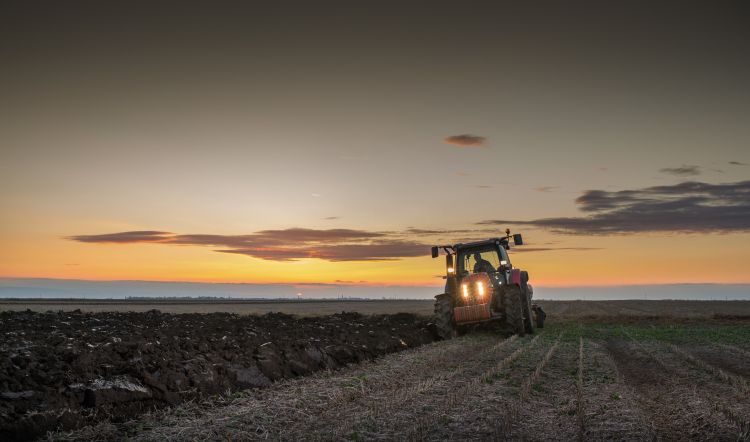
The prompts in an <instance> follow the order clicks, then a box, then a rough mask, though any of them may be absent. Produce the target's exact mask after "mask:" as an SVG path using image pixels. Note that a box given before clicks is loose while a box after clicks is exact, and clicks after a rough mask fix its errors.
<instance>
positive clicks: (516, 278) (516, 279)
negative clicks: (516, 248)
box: [510, 269, 528, 286]
mask: <svg viewBox="0 0 750 442" xmlns="http://www.w3.org/2000/svg"><path fill="white" fill-rule="evenodd" d="M523 273H526V272H522V271H521V270H520V269H511V271H510V283H511V284H515V285H519V286H520V285H521V284H523V278H522V274H523ZM526 278H527V279H526V280H527V281H528V274H527V275H526Z"/></svg>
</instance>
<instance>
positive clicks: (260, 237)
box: [68, 228, 430, 261]
mask: <svg viewBox="0 0 750 442" xmlns="http://www.w3.org/2000/svg"><path fill="white" fill-rule="evenodd" d="M388 235H389V234H387V233H384V232H370V231H365V230H353V229H304V228H291V229H283V230H261V231H259V232H255V233H253V234H250V235H209V234H185V235H178V234H174V233H169V232H159V231H138V232H118V233H108V234H103V235H78V236H71V237H68V239H70V240H73V241H79V242H86V243H119V244H127V243H159V244H174V245H193V246H207V247H217V248H218V249H217V250H216V251H217V252H222V253H235V254H241V255H247V256H252V257H254V258H260V259H266V260H273V261H294V260H298V259H304V258H318V259H323V260H327V261H381V260H394V259H399V258H407V257H414V256H424V255H428V254H429V252H430V250H429V249H430V245H429V244H423V243H420V242H410V241H404V240H400V239H396V238H394V237H393V236H392V235H391V236H390V237H388Z"/></svg>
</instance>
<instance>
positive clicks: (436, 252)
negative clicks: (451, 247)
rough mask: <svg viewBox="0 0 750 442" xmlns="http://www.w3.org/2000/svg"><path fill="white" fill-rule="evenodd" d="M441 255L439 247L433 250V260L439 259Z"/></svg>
mask: <svg viewBox="0 0 750 442" xmlns="http://www.w3.org/2000/svg"><path fill="white" fill-rule="evenodd" d="M439 253H440V252H439V251H438V248H437V246H436V247H433V248H432V257H433V258H437V257H438V254H439Z"/></svg>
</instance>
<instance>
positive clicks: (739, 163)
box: [729, 161, 750, 166]
mask: <svg viewBox="0 0 750 442" xmlns="http://www.w3.org/2000/svg"><path fill="white" fill-rule="evenodd" d="M729 164H731V165H732V166H750V164H747V163H742V162H740V161H730V162H729Z"/></svg>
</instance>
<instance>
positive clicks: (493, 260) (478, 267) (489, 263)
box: [462, 250, 500, 273]
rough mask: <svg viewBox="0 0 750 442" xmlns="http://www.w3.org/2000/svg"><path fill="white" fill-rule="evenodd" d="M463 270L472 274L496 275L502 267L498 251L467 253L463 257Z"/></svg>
mask: <svg viewBox="0 0 750 442" xmlns="http://www.w3.org/2000/svg"><path fill="white" fill-rule="evenodd" d="M462 264H463V269H462V270H465V271H468V272H470V273H480V272H486V273H494V272H496V271H497V268H498V267H500V257H499V256H498V254H497V250H485V251H475V252H467V253H465V254H464V255H463V262H462Z"/></svg>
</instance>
